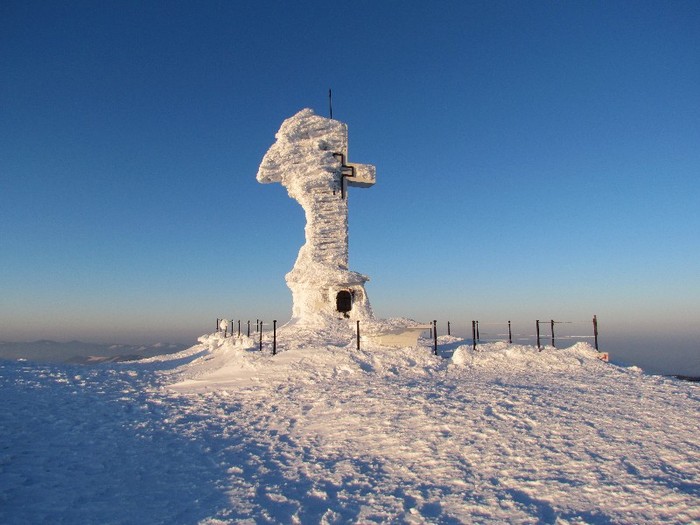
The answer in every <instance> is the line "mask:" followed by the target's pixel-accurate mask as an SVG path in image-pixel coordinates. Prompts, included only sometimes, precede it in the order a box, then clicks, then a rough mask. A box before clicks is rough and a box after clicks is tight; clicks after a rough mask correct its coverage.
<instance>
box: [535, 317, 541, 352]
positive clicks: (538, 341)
mask: <svg viewBox="0 0 700 525" xmlns="http://www.w3.org/2000/svg"><path fill="white" fill-rule="evenodd" d="M535 327H536V328H537V348H539V350H540V352H541V351H542V347H541V346H540V320H539V319H538V320H537V321H535Z"/></svg>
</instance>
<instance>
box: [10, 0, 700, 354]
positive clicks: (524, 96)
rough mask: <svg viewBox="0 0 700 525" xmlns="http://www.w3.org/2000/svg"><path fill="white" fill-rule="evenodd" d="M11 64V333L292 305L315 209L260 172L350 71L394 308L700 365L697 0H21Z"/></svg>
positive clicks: (358, 253) (373, 293)
mask: <svg viewBox="0 0 700 525" xmlns="http://www.w3.org/2000/svg"><path fill="white" fill-rule="evenodd" d="M0 79H2V80H0V96H1V100H2V105H1V106H0V291H1V295H2V301H1V302H0V340H30V339H38V338H44V337H46V338H53V339H63V340H65V339H83V340H92V341H114V342H153V341H158V340H170V341H185V342H186V341H189V340H194V338H195V337H196V336H197V335H199V334H201V333H204V332H207V331H209V330H211V329H212V327H213V324H214V319H215V318H216V317H217V316H227V317H235V318H239V317H240V318H243V319H247V318H253V319H256V318H261V319H273V318H276V319H278V320H280V321H284V320H286V319H288V318H289V317H290V313H291V294H290V293H289V290H288V289H287V287H286V285H285V283H284V274H285V273H286V272H287V271H289V270H290V269H291V267H292V265H293V264H294V260H295V258H296V253H297V251H298V249H299V247H300V246H301V244H302V243H303V226H304V219H303V213H302V211H301V208H300V207H299V206H298V205H297V203H295V202H294V201H292V200H291V199H289V198H288V197H287V196H286V193H285V191H284V189H283V188H282V187H281V186H278V185H260V184H258V183H257V182H256V180H255V174H256V171H257V167H258V164H259V162H260V160H261V158H262V156H263V154H264V153H265V151H266V150H267V148H268V147H269V146H270V145H271V144H272V142H273V141H274V134H275V132H276V131H277V129H278V127H279V125H280V124H281V122H282V121H283V120H284V119H285V118H287V117H289V116H291V115H293V114H294V113H296V112H297V111H298V110H300V109H301V108H304V107H311V108H313V109H314V110H316V111H317V112H318V113H319V114H323V115H327V113H328V101H327V94H328V89H329V88H332V89H333V94H334V96H333V101H334V117H336V118H337V119H339V120H342V121H344V122H347V123H348V125H349V130H350V158H351V160H354V161H355V162H364V163H372V164H375V165H376V166H377V184H376V185H375V186H374V187H372V188H370V189H353V190H351V195H350V243H351V244H350V266H351V269H353V270H356V271H360V272H362V273H365V274H367V275H369V276H370V277H371V279H372V280H371V282H370V283H369V284H368V286H367V291H368V294H369V297H370V300H371V301H372V305H373V307H374V309H375V313H377V314H378V315H380V316H382V317H393V316H409V317H413V318H416V319H419V320H429V319H439V320H445V321H446V320H448V319H451V320H452V323H453V325H455V326H457V327H458V326H460V325H463V327H464V330H466V329H467V326H468V323H469V322H470V320H471V319H475V318H477V319H480V320H482V321H484V322H486V321H501V320H507V319H512V320H513V321H514V322H518V323H522V324H523V330H525V331H527V330H529V331H531V332H532V331H534V330H533V329H531V327H530V325H533V324H534V320H535V319H537V318H540V319H550V318H555V319H562V320H568V321H588V320H589V319H590V318H591V317H592V315H593V314H597V315H598V317H599V319H600V322H601V340H602V341H606V338H607V344H608V348H606V349H608V350H610V351H611V352H613V353H615V352H617V353H618V354H621V355H622V356H623V357H625V359H626V360H627V361H631V362H634V361H635V360H641V361H643V362H644V363H643V364H646V363H647V362H652V361H653V362H654V366H656V365H658V367H659V368H662V367H663V366H665V364H664V363H668V362H673V363H675V365H674V366H676V367H683V366H684V363H687V362H690V361H693V360H694V361H695V363H696V365H697V366H698V368H700V363H698V356H699V355H700V352H698V343H697V341H698V338H699V337H700V322H699V321H698V313H699V312H700V275H699V272H698V260H700V249H699V246H700V243H699V242H698V233H697V232H698V231H700V213H698V202H700V182H698V176H699V175H700V147H699V145H700V94H699V93H700V90H699V89H698V86H700V4H698V3H697V2H691V1H688V2H684V1H678V2H461V1H458V2H422V3H418V2H415V3H407V2H337V3H335V2H266V1H263V2H245V3H244V2H125V1H123V2H121V1H120V2H84V3H83V2H27V1H21V2H20V1H6V2H3V3H2V4H1V5H0ZM632 341H634V343H632ZM661 353H663V354H664V355H663V356H661V355H660V354H661Z"/></svg>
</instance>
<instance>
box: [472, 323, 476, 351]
mask: <svg viewBox="0 0 700 525" xmlns="http://www.w3.org/2000/svg"><path fill="white" fill-rule="evenodd" d="M472 347H473V348H474V350H476V321H472Z"/></svg>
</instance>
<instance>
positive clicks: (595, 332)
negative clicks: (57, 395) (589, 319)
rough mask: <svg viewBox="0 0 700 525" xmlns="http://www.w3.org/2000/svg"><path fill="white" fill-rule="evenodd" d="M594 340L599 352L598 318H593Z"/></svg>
mask: <svg viewBox="0 0 700 525" xmlns="http://www.w3.org/2000/svg"><path fill="white" fill-rule="evenodd" d="M593 339H594V341H595V349H596V350H598V318H597V317H596V316H595V315H594V316H593Z"/></svg>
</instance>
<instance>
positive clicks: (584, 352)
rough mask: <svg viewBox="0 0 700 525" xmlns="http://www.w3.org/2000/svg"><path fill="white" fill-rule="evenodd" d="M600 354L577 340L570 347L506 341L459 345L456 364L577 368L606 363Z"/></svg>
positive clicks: (474, 366)
mask: <svg viewBox="0 0 700 525" xmlns="http://www.w3.org/2000/svg"><path fill="white" fill-rule="evenodd" d="M599 355H600V354H599V353H598V352H597V351H596V349H595V348H593V347H592V346H591V345H589V344H588V343H585V342H583V343H576V344H574V345H573V346H571V347H568V348H562V349H559V348H553V347H545V348H543V349H542V351H540V350H538V349H537V348H536V347H534V346H527V345H513V344H508V343H505V342H498V343H488V344H483V345H478V346H477V348H476V350H474V349H473V347H472V346H471V345H462V346H459V347H458V348H457V349H456V350H455V352H454V354H453V355H452V358H451V361H452V364H453V365H456V366H464V367H470V368H493V369H496V370H498V369H510V368H520V369H522V368H527V369H531V370H575V369H577V368H580V367H582V366H589V367H600V366H604V365H603V363H602V362H601V361H600V359H599V358H598V356H599Z"/></svg>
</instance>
